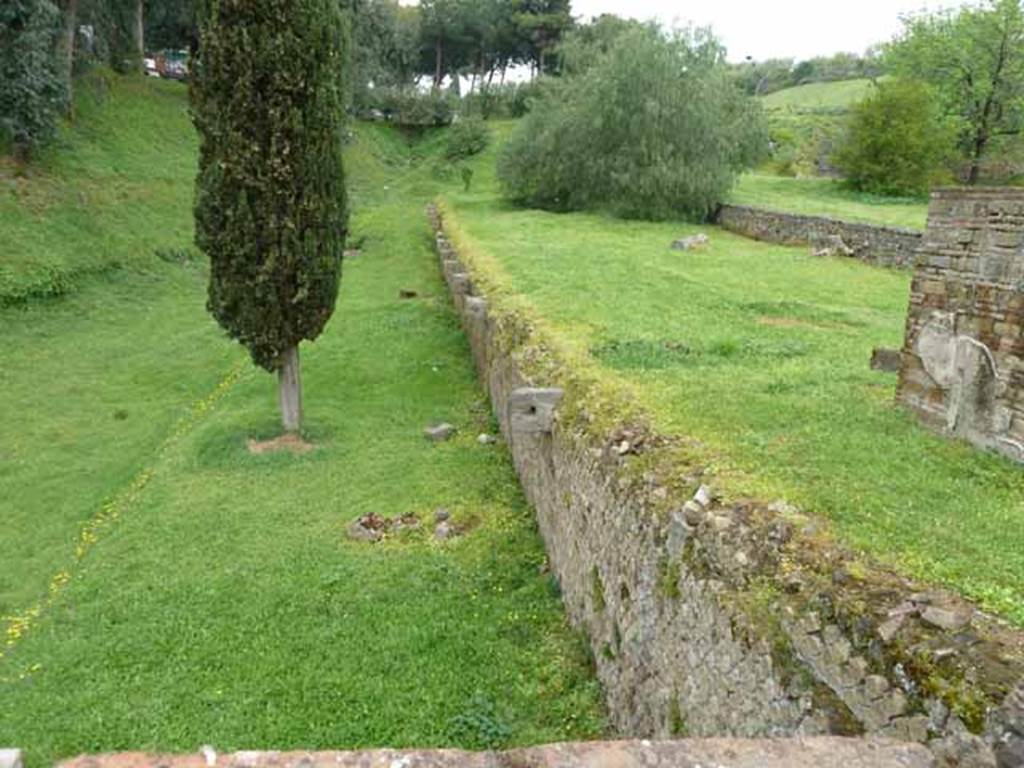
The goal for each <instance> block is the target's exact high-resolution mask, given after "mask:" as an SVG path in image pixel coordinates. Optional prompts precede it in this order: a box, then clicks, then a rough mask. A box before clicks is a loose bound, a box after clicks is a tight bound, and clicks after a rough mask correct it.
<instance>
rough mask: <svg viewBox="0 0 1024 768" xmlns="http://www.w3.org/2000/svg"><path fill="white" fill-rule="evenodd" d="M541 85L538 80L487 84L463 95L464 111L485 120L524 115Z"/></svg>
mask: <svg viewBox="0 0 1024 768" xmlns="http://www.w3.org/2000/svg"><path fill="white" fill-rule="evenodd" d="M540 87H541V86H540V84H539V82H538V81H533V82H529V83H505V84H504V85H491V86H487V87H485V88H481V89H480V90H476V91H473V92H472V93H470V94H468V95H467V96H464V97H463V99H462V113H463V114H467V115H479V116H480V117H482V118H483V119H484V120H490V119H492V118H517V117H523V116H524V115H526V114H527V113H528V112H529V111H530V105H531V103H532V102H533V100H534V99H535V98H536V97H537V95H538V94H539V92H540V90H539V89H540Z"/></svg>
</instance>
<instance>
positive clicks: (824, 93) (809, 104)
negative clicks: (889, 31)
mask: <svg viewBox="0 0 1024 768" xmlns="http://www.w3.org/2000/svg"><path fill="white" fill-rule="evenodd" d="M873 87H874V85H873V83H872V81H871V80H868V79H860V80H839V81H836V82H831V83H807V84H805V85H797V86H794V87H792V88H784V89H783V90H781V91H776V92H775V93H770V94H768V95H767V96H764V97H762V98H761V103H762V104H763V105H764V108H765V109H767V110H770V111H774V110H793V111H805V112H815V111H822V110H847V109H849V108H850V107H852V106H853V105H854V104H856V103H857V102H858V101H861V100H862V99H864V98H866V97H867V96H868V95H869V94H870V93H871V90H872V88H873Z"/></svg>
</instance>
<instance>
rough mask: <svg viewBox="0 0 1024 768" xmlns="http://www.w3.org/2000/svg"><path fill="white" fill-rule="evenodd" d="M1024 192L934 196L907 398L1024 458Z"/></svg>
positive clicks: (952, 431)
mask: <svg viewBox="0 0 1024 768" xmlns="http://www.w3.org/2000/svg"><path fill="white" fill-rule="evenodd" d="M1022 328H1024V190H1019V189H1016V190H1014V189H946V190H939V191H937V192H936V193H935V194H934V195H933V196H932V202H931V207H930V209H929V213H928V230H927V232H926V233H925V236H924V242H923V245H922V248H921V256H920V261H919V263H918V266H917V269H916V270H915V273H914V280H913V283H912V286H911V295H910V309H909V312H908V317H907V329H906V340H905V343H904V347H903V365H902V368H901V370H900V381H899V387H898V390H897V398H898V401H899V402H901V403H903V404H904V405H906V406H908V407H910V408H911V409H912V410H914V411H915V412H916V413H917V414H919V416H920V417H921V419H922V420H923V421H924V422H925V423H926V424H928V425H930V426H932V427H934V428H935V429H938V430H940V431H941V432H943V433H946V434H949V435H953V436H957V437H963V438H965V439H967V440H970V441H971V442H973V443H975V444H976V445H979V446H982V447H984V448H990V449H994V450H997V451H1000V452H1001V453H1004V454H1006V455H1008V456H1011V457H1012V458H1014V459H1016V460H1018V461H1021V460H1024V333H1022Z"/></svg>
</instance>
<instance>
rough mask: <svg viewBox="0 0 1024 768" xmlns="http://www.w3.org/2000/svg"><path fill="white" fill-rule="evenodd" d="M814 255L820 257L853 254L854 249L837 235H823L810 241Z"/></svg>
mask: <svg viewBox="0 0 1024 768" xmlns="http://www.w3.org/2000/svg"><path fill="white" fill-rule="evenodd" d="M811 246H812V247H813V249H814V251H813V253H814V255H815V256H817V257H819V258H821V257H825V256H853V255H854V250H853V248H851V247H850V246H848V245H847V244H846V241H845V240H843V238H842V237H840V236H839V235H824V236H822V237H817V238H814V239H813V240H812V241H811Z"/></svg>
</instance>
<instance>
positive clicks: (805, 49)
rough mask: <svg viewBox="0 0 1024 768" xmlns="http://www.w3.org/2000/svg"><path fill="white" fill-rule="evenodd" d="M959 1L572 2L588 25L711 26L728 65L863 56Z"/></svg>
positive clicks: (661, 0) (618, 0) (672, 0)
mask: <svg viewBox="0 0 1024 768" xmlns="http://www.w3.org/2000/svg"><path fill="white" fill-rule="evenodd" d="M960 4H961V2H960V0H696V1H693V0H691V2H685V1H684V2H679V0H573V2H572V8H573V15H575V16H577V17H581V16H582V17H583V18H584V19H586V18H588V17H590V16H593V15H598V14H601V13H614V14H616V15H618V16H630V17H633V18H636V19H643V20H647V19H651V18H657V19H659V20H660V21H661V22H663V23H664V24H665V25H666V26H672V25H673V24H679V25H685V24H687V23H689V22H693V23H695V24H697V25H700V26H711V27H712V28H713V29H714V30H715V34H716V35H717V36H718V37H719V39H721V40H722V41H723V42H724V43H725V45H726V47H727V48H728V49H729V59H730V60H732V61H742V60H743V59H744V57H746V56H752V57H753V58H754V59H758V60H760V59H768V58H776V57H778V58H794V59H808V58H811V57H812V56H817V55H824V54H829V53H837V52H839V51H850V52H853V53H862V52H863V51H864V50H865V49H866V48H867V47H868V46H870V45H872V44H873V43H878V42H884V41H887V40H890V39H891V38H892V37H893V36H894V35H895V34H896V33H897V32H898V31H899V30H900V28H901V25H900V20H899V19H900V15H901V14H905V13H907V12H914V11H920V10H922V9H928V10H933V11H934V10H938V9H939V8H944V7H949V6H951V5H953V6H955V5H960Z"/></svg>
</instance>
